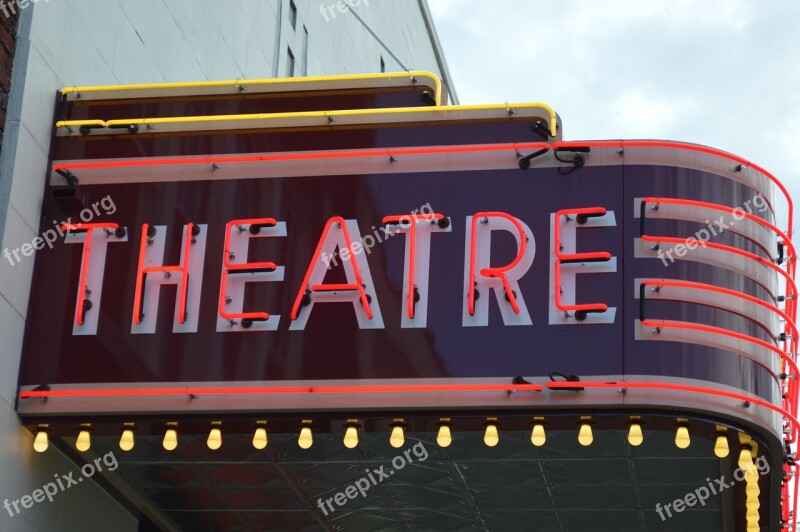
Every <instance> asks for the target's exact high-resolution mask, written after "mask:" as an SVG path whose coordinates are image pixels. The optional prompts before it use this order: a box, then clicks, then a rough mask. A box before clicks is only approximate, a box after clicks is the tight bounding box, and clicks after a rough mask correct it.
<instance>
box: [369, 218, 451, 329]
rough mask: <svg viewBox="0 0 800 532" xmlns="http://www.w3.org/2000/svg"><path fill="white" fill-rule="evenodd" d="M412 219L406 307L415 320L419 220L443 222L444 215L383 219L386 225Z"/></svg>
mask: <svg viewBox="0 0 800 532" xmlns="http://www.w3.org/2000/svg"><path fill="white" fill-rule="evenodd" d="M406 219H410V220H411V225H410V227H409V230H408V233H409V236H408V238H409V243H408V245H409V259H408V261H409V263H410V264H409V265H408V299H407V302H406V306H407V307H408V318H409V319H412V320H413V319H414V288H415V287H414V264H415V261H416V254H417V220H418V219H423V220H443V219H444V215H443V214H435V213H433V214H415V215H413V216H409V215H407V214H406V215H403V216H385V217H384V218H383V223H384V224H402V223H403V220H406Z"/></svg>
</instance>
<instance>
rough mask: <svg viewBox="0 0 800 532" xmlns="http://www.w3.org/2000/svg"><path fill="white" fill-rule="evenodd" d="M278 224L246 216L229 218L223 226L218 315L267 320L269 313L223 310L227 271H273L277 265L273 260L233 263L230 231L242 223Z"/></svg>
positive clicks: (272, 219)
mask: <svg viewBox="0 0 800 532" xmlns="http://www.w3.org/2000/svg"><path fill="white" fill-rule="evenodd" d="M277 224H278V221H277V220H275V219H274V218H248V219H241V220H231V221H230V222H228V224H227V225H226V226H225V249H224V250H223V251H222V263H223V269H222V280H221V287H220V294H219V315H220V316H221V317H222V318H223V319H225V320H229V321H231V320H236V319H242V320H247V319H250V320H259V321H260V320H263V321H267V320H269V314H268V313H266V312H241V313H235V314H228V313H227V312H226V311H225V305H226V304H227V301H226V300H225V298H226V296H227V292H228V290H227V288H228V275H229V273H231V272H233V273H236V272H237V271H242V270H258V269H263V270H270V271H274V270H275V269H276V268H277V267H278V266H277V265H276V264H275V263H273V262H246V263H242V264H234V263H232V262H231V260H230V259H231V258H230V249H231V245H230V244H231V232H232V231H233V230H234V229H235V228H236V227H239V226H242V225H258V226H261V225H268V226H275V225H277Z"/></svg>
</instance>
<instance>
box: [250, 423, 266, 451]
mask: <svg viewBox="0 0 800 532" xmlns="http://www.w3.org/2000/svg"><path fill="white" fill-rule="evenodd" d="M267 442H268V440H267V427H264V426H258V427H256V432H255V434H253V447H255V448H256V449H258V450H261V449H266V448H267Z"/></svg>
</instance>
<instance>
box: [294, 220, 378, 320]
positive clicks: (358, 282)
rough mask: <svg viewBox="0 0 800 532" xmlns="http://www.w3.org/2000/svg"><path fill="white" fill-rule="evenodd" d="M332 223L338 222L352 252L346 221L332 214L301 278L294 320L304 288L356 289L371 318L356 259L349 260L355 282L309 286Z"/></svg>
mask: <svg viewBox="0 0 800 532" xmlns="http://www.w3.org/2000/svg"><path fill="white" fill-rule="evenodd" d="M334 223H338V224H339V226H340V227H341V229H342V232H343V233H344V241H345V245H346V246H347V249H348V251H350V253H351V254H352V253H353V243H352V241H351V240H350V232H349V231H348V230H347V222H346V221H345V219H344V218H342V217H341V216H334V217H333V218H331V219H330V220H328V223H327V224H325V230H324V231H323V232H322V236H321V237H320V239H319V242H318V243H317V249H316V250H315V251H314V256H313V257H312V258H311V264H309V265H308V271H306V276H305V278H303V284H302V285H301V286H300V291H299V292H298V293H297V298H296V299H295V301H294V306H293V307H292V316H291V317H292V320H296V319H297V316H298V314H299V312H300V305H301V303H302V301H303V295H304V294H305V290H306V289H310V290H311V291H312V292H315V291H316V292H320V291H333V290H357V291H358V294H359V297H360V299H361V304H362V305H363V306H364V311H365V312H366V313H367V318H368V319H372V309H371V308H370V306H369V301H368V300H367V293H366V291H365V290H364V286H363V282H362V280H361V270H360V269H359V268H358V261H356V260H350V261H348V262H350V264H352V266H353V274H354V276H355V278H356V282H355V284H336V285H314V286H310V282H311V274H312V273H313V272H314V267H315V266H316V262H317V258H318V257H319V256H320V254H321V253H322V246H323V244H324V243H325V239H326V238H327V236H328V232H329V231H330V230H331V227H333V224H334Z"/></svg>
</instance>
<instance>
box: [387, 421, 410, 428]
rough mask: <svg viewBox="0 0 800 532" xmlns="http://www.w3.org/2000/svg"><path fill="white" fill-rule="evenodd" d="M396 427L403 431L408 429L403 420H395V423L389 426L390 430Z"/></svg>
mask: <svg viewBox="0 0 800 532" xmlns="http://www.w3.org/2000/svg"><path fill="white" fill-rule="evenodd" d="M395 427H400V428H401V429H403V430H404V431H405V430H406V428H407V425H406V424H405V422H404V421H403V420H402V419H395V420H394V421H392V422H391V423H390V424H389V428H391V429H393V428H395Z"/></svg>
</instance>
